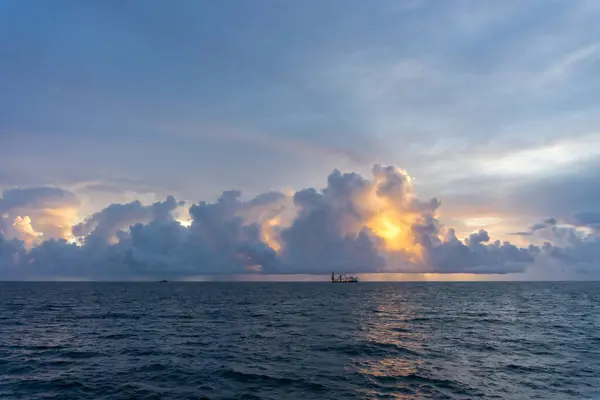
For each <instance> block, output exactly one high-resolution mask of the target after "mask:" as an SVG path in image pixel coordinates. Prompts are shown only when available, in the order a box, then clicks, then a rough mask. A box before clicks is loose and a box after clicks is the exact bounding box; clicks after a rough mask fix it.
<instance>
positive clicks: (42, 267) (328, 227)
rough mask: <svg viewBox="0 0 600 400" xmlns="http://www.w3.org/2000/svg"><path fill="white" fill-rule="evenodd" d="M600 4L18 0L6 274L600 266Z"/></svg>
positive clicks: (530, 272) (2, 60)
mask: <svg viewBox="0 0 600 400" xmlns="http://www.w3.org/2000/svg"><path fill="white" fill-rule="evenodd" d="M598 18H600V4H599V3H598V2H597V1H595V0H588V1H585V0H530V1H527V2H523V1H517V0H514V1H512V0H506V1H502V2H499V1H492V0H484V1H461V0H456V1H451V2H450V1H448V2H439V1H433V0H432V1H426V0H390V1H387V0H374V1H368V2H367V1H360V0H344V1H342V0H327V1H313V0H306V1H302V2H278V1H274V0H256V1H253V2H239V1H232V0H225V1H221V2H213V1H201V0H177V1H172V2H164V1H158V0H146V1H87V2H80V1H72V0H56V1H53V2H47V1H42V0H32V1H27V2H23V1H19V0H4V1H2V2H1V3H0V191H1V194H0V240H1V241H0V244H1V245H2V246H1V253H0V279H86V280H87V279H92V280H93V279H155V278H156V277H161V278H162V277H164V276H168V277H172V278H174V279H195V278H194V277H206V276H213V277H214V276H218V277H223V276H239V275H241V276H246V277H251V278H248V279H257V278H256V277H257V276H258V277H259V279H260V277H265V276H283V277H285V279H293V278H289V277H290V276H296V277H300V276H306V275H309V276H312V275H315V274H316V275H319V274H330V273H331V270H332V269H334V270H336V271H345V272H348V273H355V274H362V275H361V276H363V275H364V276H365V279H369V276H370V277H371V278H373V277H380V278H381V279H384V280H394V279H399V280H405V279H415V280H423V279H425V280H428V279H433V280H506V279H508V280H514V279H524V280H530V279H535V280H540V279H583V280H588V279H599V278H600V201H599V200H600V184H599V183H598V182H600V73H598V71H600V25H599V24H598V23H597V21H598ZM368 274H372V275H368ZM407 277H408V278H407ZM198 279H200V278H198ZM302 279H305V278H302ZM317 279H321V278H317Z"/></svg>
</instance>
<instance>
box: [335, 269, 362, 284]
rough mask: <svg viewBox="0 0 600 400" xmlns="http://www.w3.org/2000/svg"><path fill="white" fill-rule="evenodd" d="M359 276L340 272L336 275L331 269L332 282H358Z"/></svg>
mask: <svg viewBox="0 0 600 400" xmlns="http://www.w3.org/2000/svg"><path fill="white" fill-rule="evenodd" d="M358 280H359V278H358V276H346V274H340V275H339V276H337V277H336V276H335V273H334V272H333V271H331V283H358Z"/></svg>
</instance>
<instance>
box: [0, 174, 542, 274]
mask: <svg viewBox="0 0 600 400" xmlns="http://www.w3.org/2000/svg"><path fill="white" fill-rule="evenodd" d="M371 172H372V177H371V178H365V177H363V176H362V175H360V174H357V173H342V172H340V171H339V170H334V171H333V172H332V173H331V174H330V175H329V176H328V177H327V185H326V186H325V187H324V188H323V189H320V190H317V189H314V188H307V189H302V190H299V191H297V192H295V193H294V194H293V196H290V195H289V194H285V193H279V192H267V193H263V194H260V195H258V196H256V197H254V198H251V199H249V200H242V194H241V192H240V191H237V190H228V191H225V192H223V193H222V194H221V196H220V197H219V198H218V200H217V201H215V202H214V203H209V202H204V201H202V202H200V203H198V204H194V205H192V206H191V207H189V210H188V212H189V216H190V218H191V223H190V224H185V225H184V224H181V223H180V222H179V221H177V220H176V214H177V210H178V209H179V208H181V207H183V205H184V203H183V202H180V201H177V200H176V199H175V198H174V197H173V196H168V197H167V198H166V199H165V200H164V201H159V202H155V203H153V204H148V205H144V204H142V203H141V202H139V201H134V202H130V203H126V204H111V205H109V206H108V207H106V208H105V209H103V210H102V211H99V212H97V213H94V214H92V215H91V216H89V217H88V218H86V219H85V220H84V221H83V222H81V223H79V224H76V225H75V226H73V227H72V234H73V235H74V236H76V237H77V238H78V241H77V242H78V243H77V244H76V243H73V242H72V241H71V242H70V241H67V240H65V239H64V238H56V239H47V240H44V241H42V242H38V243H37V244H36V245H35V246H33V248H29V247H28V246H27V245H26V244H27V243H26V240H24V239H28V238H29V237H33V238H37V236H36V232H35V231H34V230H33V229H31V230H30V229H29V228H31V227H32V226H33V224H34V222H35V221H30V220H26V219H22V220H20V223H21V226H22V229H21V231H22V233H23V234H25V233H28V236H27V235H26V237H23V236H20V237H17V236H13V238H12V239H10V238H8V237H7V236H3V241H4V242H5V243H6V244H7V245H6V246H5V252H4V253H5V255H4V256H3V258H2V263H3V264H2V265H3V267H2V271H1V272H0V275H1V276H10V277H19V278H21V279H26V278H28V279H31V278H49V277H57V276H58V277H80V278H86V279H125V278H127V279H131V278H143V277H152V278H156V277H166V276H168V277H180V276H185V275H199V274H240V273H263V274H307V273H308V274H323V273H328V272H330V271H331V270H336V271H345V272H352V273H374V272H408V273H425V272H427V273H444V274H447V273H485V274H505V273H513V272H522V271H523V270H524V269H525V268H526V266H527V265H530V264H532V263H533V262H534V257H535V255H536V254H538V253H539V251H538V249H537V248H535V247H534V246H531V247H530V248H519V247H516V246H515V245H513V244H511V243H508V242H504V243H501V242H499V241H495V242H493V243H490V236H489V234H488V232H486V231H484V230H480V231H479V232H475V233H473V234H471V235H470V236H469V237H468V238H466V239H465V240H462V241H461V240H459V239H458V238H457V237H456V234H455V232H454V230H453V229H446V228H445V227H444V226H443V225H442V224H441V223H440V221H439V220H438V219H437V211H438V209H439V207H440V205H441V203H440V201H439V200H437V199H435V198H432V199H429V200H421V199H419V198H417V197H416V195H415V193H414V190H413V186H412V178H411V177H410V176H409V175H408V174H407V173H406V172H405V171H403V170H401V169H399V168H396V167H394V166H383V165H380V164H375V165H374V166H373V168H372V171H371ZM34 192H35V191H34ZM34 192H32V193H34ZM13 196H14V195H13ZM42 197H43V196H42ZM11 198H14V197H11V195H9V198H8V200H7V201H4V199H3V200H2V204H13V203H14V204H17V203H18V204H22V203H23V202H15V201H12V200H11ZM28 198H32V199H34V198H36V197H35V196H33V195H32V196H29V197H28ZM27 204H32V202H30V203H27ZM60 204H63V203H60Z"/></svg>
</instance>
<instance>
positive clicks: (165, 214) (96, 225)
mask: <svg viewBox="0 0 600 400" xmlns="http://www.w3.org/2000/svg"><path fill="white" fill-rule="evenodd" d="M184 204H185V203H183V202H177V200H175V198H174V197H173V196H169V197H167V199H166V200H165V201H164V202H156V203H154V204H152V205H148V206H144V205H142V203H141V202H140V201H133V202H131V203H127V204H111V205H110V206H108V207H106V208H105V209H104V210H102V211H100V212H97V213H95V214H93V215H91V216H90V217H88V218H86V219H85V220H84V221H83V222H81V223H80V224H77V225H75V226H74V227H73V235H74V236H77V237H84V238H85V240H87V241H89V240H95V241H100V242H101V243H107V242H109V241H111V240H113V239H114V240H115V241H118V239H117V237H116V234H117V232H119V231H120V230H122V229H125V228H129V226H131V225H133V224H136V223H140V222H143V223H148V222H151V221H158V222H163V221H170V220H172V219H173V215H172V212H173V211H175V209H176V208H177V207H179V206H183V205H184Z"/></svg>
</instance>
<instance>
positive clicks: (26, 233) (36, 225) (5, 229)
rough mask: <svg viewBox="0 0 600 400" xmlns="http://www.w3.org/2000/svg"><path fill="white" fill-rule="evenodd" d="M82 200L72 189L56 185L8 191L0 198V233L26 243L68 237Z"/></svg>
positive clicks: (29, 245)
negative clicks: (55, 186) (56, 186)
mask: <svg viewBox="0 0 600 400" xmlns="http://www.w3.org/2000/svg"><path fill="white" fill-rule="evenodd" d="M79 206H80V202H79V200H78V199H77V196H75V194H73V193H71V192H70V191H67V190H64V189H60V188H54V187H33V188H15V189H9V190H5V191H4V192H3V193H2V197H1V198H0V233H2V234H3V235H4V236H6V237H8V238H17V239H20V240H23V241H25V242H26V244H27V246H28V247H31V246H32V245H33V244H35V243H37V242H38V241H39V239H41V238H68V237H70V236H71V226H72V225H73V224H74V223H75V222H76V221H77V211H78V209H79Z"/></svg>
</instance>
